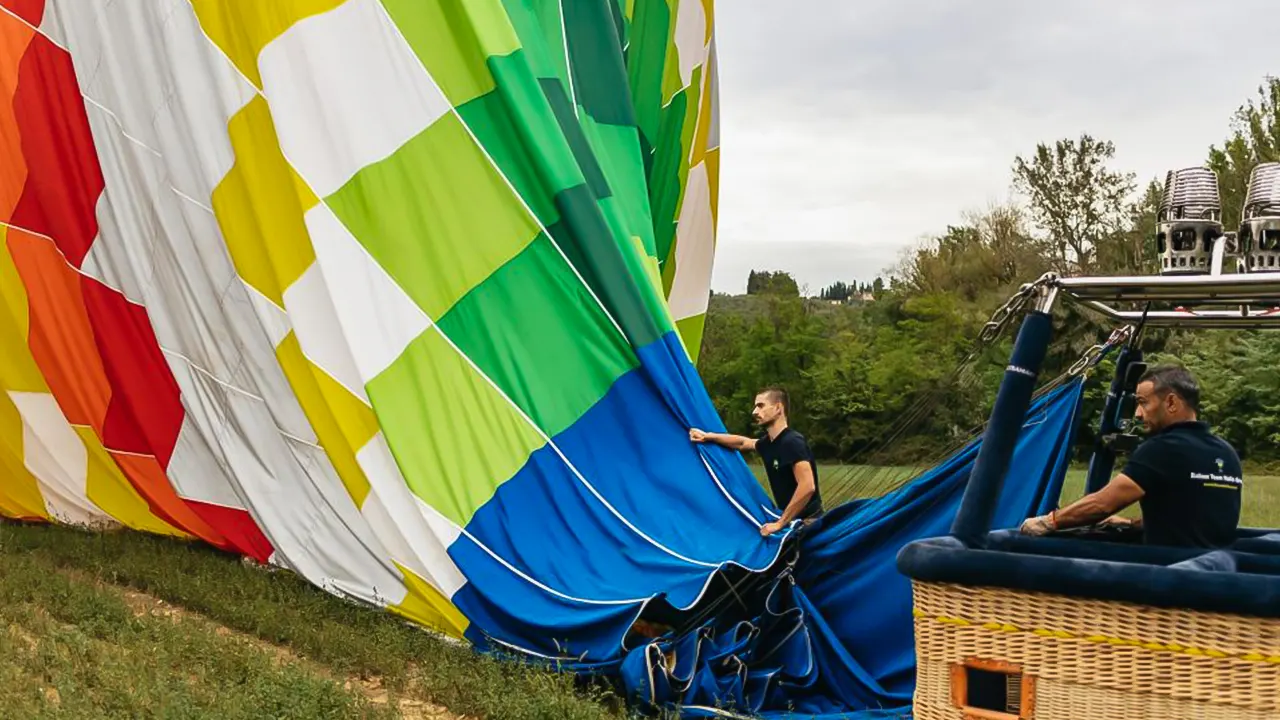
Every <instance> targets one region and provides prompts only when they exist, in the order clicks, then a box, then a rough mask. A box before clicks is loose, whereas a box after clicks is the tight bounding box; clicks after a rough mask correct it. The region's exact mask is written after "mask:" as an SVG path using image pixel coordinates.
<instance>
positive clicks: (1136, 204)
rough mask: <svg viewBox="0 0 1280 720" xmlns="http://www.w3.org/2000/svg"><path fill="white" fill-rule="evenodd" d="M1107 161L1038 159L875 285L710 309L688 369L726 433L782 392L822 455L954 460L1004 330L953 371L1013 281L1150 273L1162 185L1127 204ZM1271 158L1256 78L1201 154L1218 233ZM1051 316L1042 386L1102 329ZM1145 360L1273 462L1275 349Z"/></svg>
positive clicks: (1271, 345) (1246, 337) (1094, 153)
mask: <svg viewBox="0 0 1280 720" xmlns="http://www.w3.org/2000/svg"><path fill="white" fill-rule="evenodd" d="M1114 155H1115V147H1114V145H1112V144H1111V143H1110V142H1105V141H1100V140H1097V139H1095V138H1093V137H1090V136H1089V135H1087V134H1086V135H1081V136H1080V137H1079V138H1078V139H1064V140H1059V141H1056V142H1054V143H1051V144H1042V145H1039V146H1037V147H1036V148H1035V150H1034V152H1032V153H1030V154H1029V155H1028V156H1026V157H1018V158H1016V159H1015V160H1014V162H1013V164H1012V178H1011V182H1012V185H1013V186H1014V188H1016V189H1017V190H1018V191H1019V194H1020V196H1021V202H1020V203H1015V204H1010V205H1007V206H995V207H990V208H987V209H985V210H982V211H979V212H970V213H968V214H967V215H966V217H965V220H964V222H963V223H961V224H959V225H955V226H952V227H948V228H946V230H945V231H944V232H942V233H940V234H938V235H936V236H934V237H932V238H930V239H928V240H927V241H925V242H923V243H922V244H921V245H919V246H918V247H915V248H912V249H911V250H910V251H908V252H906V253H904V255H903V257H902V258H901V261H900V262H899V263H898V265H897V266H896V267H894V268H890V269H888V270H887V279H882V278H875V280H874V282H865V278H864V279H863V282H858V281H857V280H854V279H852V278H851V279H850V282H842V283H837V284H835V285H833V286H831V287H829V288H825V289H824V290H822V291H821V292H820V293H819V295H818V297H815V298H803V297H801V296H800V294H799V293H798V292H797V291H796V289H795V288H796V283H795V281H794V280H793V279H791V278H790V276H789V275H787V274H786V273H785V272H780V271H759V272H753V273H752V275H751V282H750V287H749V289H748V294H747V295H745V296H727V295H720V294H714V295H713V296H712V298H711V305H710V310H709V312H708V320H707V327H706V334H705V337H704V345H703V348H702V354H701V357H700V360H699V369H700V371H701V373H702V375H703V377H704V379H705V380H706V382H707V385H708V387H709V389H710V391H711V393H712V397H713V399H714V401H715V403H716V405H717V407H718V409H719V410H720V412H721V415H722V416H723V417H724V418H725V421H726V423H728V425H729V427H730V429H731V430H734V431H736V432H749V431H750V430H751V428H750V422H751V420H750V415H749V411H750V408H751V399H752V397H753V396H754V394H755V392H756V390H757V389H758V388H760V387H763V386H765V385H771V384H781V385H783V386H784V387H786V388H788V389H789V390H790V391H791V393H792V402H793V417H794V421H795V423H796V424H797V425H799V426H801V428H802V430H803V432H805V434H806V435H807V436H809V438H810V439H811V441H812V442H813V444H814V447H815V451H816V452H817V453H818V454H819V455H820V456H822V457H827V458H840V459H845V460H857V461H859V462H872V463H890V464H892V463H915V462H920V461H925V460H927V459H930V458H936V457H939V456H941V454H943V453H945V452H946V451H947V450H948V449H950V448H952V447H954V446H955V444H956V443H957V442H960V441H962V440H963V439H965V438H966V437H968V436H969V434H970V433H971V432H972V431H973V430H975V429H976V428H977V427H978V426H980V425H981V423H982V422H983V421H984V420H985V418H986V415H987V413H988V412H989V409H990V404H991V401H992V400H993V399H994V396H995V390H996V387H997V386H998V383H999V381H1000V377H1001V375H1002V372H1003V368H1004V364H1005V361H1006V359H1007V358H1008V352H1009V350H1010V347H1011V344H1012V342H1011V341H1012V337H1013V334H1014V332H1016V327H1011V328H1009V329H1007V330H1006V332H1005V333H1004V335H1003V336H1002V337H1001V339H1000V340H999V342H997V343H996V344H995V345H994V346H993V347H991V348H988V349H986V350H984V351H983V352H981V353H979V354H978V355H977V356H976V357H974V358H972V362H970V363H969V364H968V366H967V367H968V369H967V370H966V371H965V372H963V373H960V374H958V375H957V373H956V369H957V367H958V366H960V365H961V363H962V361H964V360H965V359H966V358H969V357H970V354H971V353H972V352H973V351H974V350H975V347H976V340H977V338H978V335H979V332H980V330H981V329H982V326H983V324H984V323H985V322H987V320H988V319H989V318H990V316H991V313H992V312H993V311H995V310H996V309H997V308H998V307H999V306H1000V305H1001V303H1003V302H1004V301H1005V300H1006V299H1008V298H1009V296H1010V295H1011V294H1013V293H1014V292H1015V291H1016V290H1017V288H1018V287H1019V286H1020V285H1021V284H1022V283H1026V282H1030V281H1033V280H1035V279H1036V278H1037V277H1039V276H1040V275H1041V274H1042V273H1044V272H1046V271H1054V272H1058V273H1063V274H1081V273H1089V274H1102V275H1122V274H1149V273H1153V272H1155V270H1156V268H1157V266H1158V265H1157V258H1156V254H1155V241H1154V236H1155V222H1156V210H1157V208H1158V205H1159V200H1160V191H1161V183H1162V182H1163V178H1151V179H1150V180H1149V181H1148V182H1147V184H1146V185H1145V186H1142V187H1141V188H1140V187H1139V186H1138V185H1137V184H1136V182H1135V177H1134V175H1133V174H1131V173H1125V172H1122V171H1119V170H1116V169H1114V168H1113V167H1111V166H1112V165H1113V163H1114ZM1278 158H1280V80H1276V79H1271V78H1268V79H1267V82H1266V84H1265V85H1264V86H1263V87H1262V88H1261V89H1260V91H1259V96H1258V98H1257V99H1256V100H1255V101H1251V102H1248V103H1247V104H1245V105H1244V106H1243V107H1241V108H1240V110H1238V111H1237V113H1236V114H1235V116H1234V119H1233V121H1232V124H1231V126H1230V131H1229V135H1228V138H1227V140H1226V141H1225V143H1224V144H1223V146H1222V148H1218V147H1216V146H1215V147H1213V148H1210V149H1209V152H1208V162H1207V164H1208V165H1209V166H1210V167H1213V168H1214V169H1215V170H1216V171H1217V172H1218V173H1219V176H1220V179H1221V186H1222V191H1223V200H1224V205H1225V206H1226V207H1227V208H1229V209H1226V210H1225V214H1226V215H1227V218H1226V220H1227V223H1228V225H1227V227H1228V228H1229V229H1230V228H1232V227H1234V225H1232V223H1238V218H1239V205H1240V203H1241V202H1242V200H1243V196H1244V188H1245V186H1246V185H1247V182H1248V175H1249V172H1250V170H1251V168H1252V167H1253V165H1254V164H1255V163H1256V162H1258V161H1260V160H1275V159H1278ZM1171 162H1173V163H1175V164H1176V163H1177V160H1176V159H1173V160H1171ZM851 274H852V272H851ZM886 280H887V282H886ZM855 289H856V292H855ZM864 292H867V295H864V294H863V293H864ZM864 298H869V299H868V300H865V301H864ZM1056 318H1057V320H1056V324H1057V332H1056V335H1055V337H1056V340H1055V342H1054V345H1053V346H1052V348H1051V350H1050V353H1049V357H1048V359H1047V362H1046V366H1045V368H1044V371H1043V375H1042V379H1043V380H1048V379H1051V378H1054V377H1057V376H1059V374H1060V373H1062V372H1064V371H1065V370H1066V369H1067V368H1069V367H1070V366H1071V364H1072V363H1073V362H1074V361H1075V360H1076V359H1077V358H1079V357H1080V355H1081V353H1082V352H1084V351H1085V350H1086V349H1087V348H1088V347H1089V346H1090V345H1093V344H1094V343H1098V342H1102V341H1103V340H1104V339H1105V338H1106V337H1107V335H1108V334H1109V333H1110V331H1111V330H1112V329H1113V328H1112V327H1111V326H1108V325H1106V324H1104V323H1102V322H1101V321H1100V319H1099V318H1098V317H1097V316H1094V315H1091V314H1088V313H1085V312H1082V311H1080V310H1078V309H1076V308H1075V307H1074V306H1073V305H1070V304H1065V305H1062V306H1060V310H1059V312H1058V313H1057V314H1056ZM1142 347H1143V349H1144V351H1145V352H1146V353H1147V356H1148V360H1149V361H1153V362H1177V363H1182V364H1185V365H1187V366H1188V367H1190V368H1191V369H1192V370H1193V371H1194V372H1196V373H1197V375H1198V376H1199V378H1200V380H1201V384H1202V386H1203V394H1204V398H1205V400H1204V416H1205V417H1206V418H1207V419H1208V420H1209V421H1210V422H1212V423H1213V424H1214V425H1215V427H1216V428H1217V429H1218V431H1219V432H1221V433H1222V434H1223V435H1224V436H1225V437H1226V438H1228V439H1229V440H1230V441H1231V442H1232V443H1233V444H1234V445H1235V446H1236V447H1237V448H1238V449H1239V451H1240V453H1241V455H1242V456H1244V457H1245V458H1246V460H1247V461H1251V462H1252V463H1269V462H1275V461H1277V460H1280V374H1277V373H1276V372H1275V369H1274V368H1275V367H1276V361H1277V359H1280V334H1277V333H1275V332H1270V333H1266V332H1245V331H1200V332H1196V333H1189V332H1185V331H1180V332H1173V331H1167V330H1150V329H1149V330H1147V331H1146V333H1145V334H1144V335H1143V341H1142ZM1109 381H1110V365H1109V364H1104V365H1103V366H1102V367H1101V368H1100V369H1099V370H1098V371H1097V372H1096V373H1095V374H1094V375H1093V377H1092V378H1091V379H1090V381H1089V389H1088V394H1087V397H1088V406H1087V407H1086V416H1085V417H1086V424H1085V426H1084V427H1082V429H1081V433H1080V441H1079V442H1080V452H1081V453H1082V454H1083V453H1087V451H1088V448H1089V445H1090V444H1091V443H1092V441H1093V435H1092V432H1091V430H1090V428H1091V427H1092V426H1094V425H1096V422H1097V417H1098V412H1099V411H1100V410H1101V406H1102V400H1103V397H1104V395H1105V393H1106V385H1107V384H1108V383H1109ZM886 433H888V435H886Z"/></svg>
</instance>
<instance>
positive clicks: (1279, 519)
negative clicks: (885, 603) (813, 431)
mask: <svg viewBox="0 0 1280 720" xmlns="http://www.w3.org/2000/svg"><path fill="white" fill-rule="evenodd" d="M751 469H752V470H753V471H754V472H755V474H756V477H757V478H759V479H760V481H761V483H762V484H764V485H765V489H766V490H767V489H768V483H767V482H766V481H765V480H764V477H765V475H764V468H763V467H761V466H760V465H757V464H753V465H752V466H751ZM924 469H925V468H911V467H878V468H872V467H864V466H860V465H841V464H838V463H823V462H819V472H820V477H822V478H827V479H829V480H831V481H832V485H833V486H838V485H839V482H838V481H839V479H840V478H842V477H845V476H848V475H850V474H853V475H855V476H856V477H857V479H858V484H859V485H860V486H863V487H876V486H879V487H881V488H883V487H884V486H885V484H887V483H889V482H893V481H898V482H900V481H902V480H906V479H909V478H911V477H912V476H913V475H916V474H918V473H920V472H922V471H923V470H924ZM1087 474H1088V471H1087V470H1086V469H1084V468H1073V469H1071V470H1068V471H1067V478H1066V481H1065V482H1064V483H1063V487H1062V496H1061V497H1062V500H1061V502H1062V504H1063V505H1064V506H1065V505H1067V504H1069V503H1071V502H1074V501H1075V500H1078V499H1079V498H1080V497H1082V496H1083V495H1084V483H1085V477H1086V475H1087ZM1121 514H1122V515H1125V516H1126V517H1137V516H1138V515H1139V512H1138V509H1137V507H1136V506H1135V507H1133V508H1130V509H1129V510H1126V511H1125V512H1123V513H1121ZM1240 524H1241V526H1242V527H1264V528H1280V475H1273V474H1267V473H1266V472H1265V471H1264V472H1253V471H1251V470H1250V469H1246V470H1245V476H1244V496H1243V497H1242V498H1241V510H1240Z"/></svg>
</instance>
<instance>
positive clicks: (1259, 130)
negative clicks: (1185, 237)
mask: <svg viewBox="0 0 1280 720" xmlns="http://www.w3.org/2000/svg"><path fill="white" fill-rule="evenodd" d="M1230 132H1231V135H1230V137H1228V138H1227V140H1226V141H1225V142H1223V144H1222V147H1218V146H1216V145H1213V146H1210V147H1209V167H1210V168H1211V169H1212V170H1213V171H1214V172H1216V173H1218V187H1219V188H1220V189H1221V192H1222V223H1223V225H1224V226H1225V227H1226V229H1227V230H1234V229H1235V228H1237V227H1239V225H1240V215H1241V211H1242V210H1243V208H1244V198H1245V192H1246V191H1247V190H1248V188H1249V174H1250V173H1251V172H1253V168H1254V166H1255V165H1257V164H1258V163H1261V162H1275V161H1277V160H1280V78H1275V77H1267V79H1266V81H1265V82H1264V83H1263V84H1262V85H1261V86H1259V87H1258V97H1257V99H1256V100H1249V101H1248V102H1246V103H1245V104H1244V105H1242V106H1240V108H1239V109H1238V110H1236V113H1235V116H1234V117H1233V118H1232V121H1231V130H1230Z"/></svg>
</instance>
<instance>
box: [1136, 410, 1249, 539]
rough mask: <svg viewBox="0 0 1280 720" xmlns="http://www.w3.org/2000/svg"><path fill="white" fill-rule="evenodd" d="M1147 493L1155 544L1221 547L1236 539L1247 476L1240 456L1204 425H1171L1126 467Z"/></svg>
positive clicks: (1147, 529)
mask: <svg viewBox="0 0 1280 720" xmlns="http://www.w3.org/2000/svg"><path fill="white" fill-rule="evenodd" d="M1124 474H1125V475H1128V476H1129V477H1130V478H1132V479H1133V481H1134V482H1136V483H1137V484H1138V486H1139V487H1141V488H1142V490H1143V492H1145V493H1146V494H1145V495H1143V496H1142V500H1140V501H1139V502H1140V504H1141V505H1142V527H1143V534H1144V536H1145V540H1146V542H1147V543H1148V544H1150V545H1175V546H1184V547H1205V548H1220V547H1225V546H1227V545H1230V544H1231V543H1233V542H1235V540H1236V529H1237V526H1238V525H1239V523H1240V492H1241V489H1242V488H1243V483H1244V481H1243V477H1244V473H1243V471H1242V470H1241V469H1240V458H1239V456H1238V455H1236V451H1235V449H1234V448H1232V447H1231V445H1230V444H1228V443H1227V442H1226V441H1225V440H1223V439H1222V438H1219V437H1216V436H1214V435H1213V434H1212V433H1210V432H1209V426H1208V425H1207V424H1206V423H1204V422H1199V421H1194V422H1183V423H1177V424H1175V425H1171V426H1169V427H1167V428H1165V429H1164V430H1161V431H1160V432H1158V433H1156V434H1155V435H1152V436H1151V437H1149V438H1147V440H1146V441H1144V442H1143V443H1142V444H1140V445H1139V446H1138V447H1137V449H1135V450H1134V451H1133V454H1132V455H1130V456H1129V462H1128V463H1127V464H1126V465H1125V467H1124Z"/></svg>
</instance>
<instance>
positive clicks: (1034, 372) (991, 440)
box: [951, 311, 1053, 547]
mask: <svg viewBox="0 0 1280 720" xmlns="http://www.w3.org/2000/svg"><path fill="white" fill-rule="evenodd" d="M1052 335H1053V317H1052V316H1051V315H1049V314H1048V313H1043V312H1039V311H1033V312H1030V313H1028V314H1027V318H1026V320H1024V321H1023V323H1022V328H1021V329H1020V330H1019V331H1018V339H1017V341H1016V342H1015V343H1014V346H1013V356H1012V358H1011V359H1010V361H1009V365H1008V367H1006V368H1005V371H1004V379H1003V380H1002V381H1001V383H1000V390H999V392H998V393H997V394H996V402H995V405H994V406H993V407H992V408H991V418H990V420H989V421H988V423H987V429H986V432H985V433H984V434H983V437H982V449H981V450H979V451H978V458H977V460H975V461H974V465H973V474H972V475H970V477H969V483H968V486H967V487H966V488H965V492H964V499H963V500H962V501H961V503H960V511H959V512H958V513H956V519H955V522H954V523H953V524H952V526H951V534H952V535H954V536H955V537H956V538H957V539H959V540H960V541H961V542H963V543H964V544H965V545H967V546H968V547H983V546H984V544H985V542H986V538H987V533H988V532H990V530H991V519H992V514H993V513H994V512H995V508H996V503H997V502H998V501H999V499H1000V489H1001V488H1002V487H1003V486H1004V477H1005V474H1006V473H1007V472H1008V471H1009V461H1010V459H1011V458H1012V457H1013V449H1014V445H1015V444H1016V443H1017V442H1018V432H1019V430H1020V429H1021V427H1022V422H1023V419H1024V417H1025V416H1026V413H1027V408H1028V407H1029V406H1030V405H1031V396H1032V395H1033V394H1034V393H1035V388H1036V379H1037V378H1038V377H1039V375H1040V366H1041V365H1042V364H1043V363H1044V356H1045V353H1046V352H1047V351H1048V349H1049V339H1050V337H1051V336H1052Z"/></svg>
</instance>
